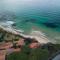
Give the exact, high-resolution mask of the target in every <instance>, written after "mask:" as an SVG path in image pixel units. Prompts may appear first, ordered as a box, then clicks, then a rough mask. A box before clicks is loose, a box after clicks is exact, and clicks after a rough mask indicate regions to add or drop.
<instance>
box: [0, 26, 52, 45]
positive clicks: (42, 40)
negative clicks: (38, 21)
mask: <svg viewBox="0 0 60 60" xmlns="http://www.w3.org/2000/svg"><path fill="white" fill-rule="evenodd" d="M0 28H2V29H3V30H5V31H7V32H10V33H13V34H16V35H19V36H22V37H24V38H34V39H36V40H37V41H38V42H39V43H40V44H46V43H49V42H51V41H50V40H49V38H47V37H46V36H45V35H44V34H43V33H42V32H41V31H39V32H40V34H39V32H38V31H37V32H33V31H32V32H33V33H31V34H30V35H25V34H23V33H22V31H21V30H17V29H14V28H12V27H4V26H2V25H0ZM38 35H39V36H38ZM51 43H52V42H51Z"/></svg>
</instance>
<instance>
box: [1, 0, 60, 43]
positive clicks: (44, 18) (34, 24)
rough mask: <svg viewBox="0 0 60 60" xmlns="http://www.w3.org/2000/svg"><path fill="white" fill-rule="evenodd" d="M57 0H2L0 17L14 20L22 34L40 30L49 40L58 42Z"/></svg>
mask: <svg viewBox="0 0 60 60" xmlns="http://www.w3.org/2000/svg"><path fill="white" fill-rule="evenodd" d="M59 2H60V1H59V0H57V1H56V0H53V1H50V0H46V1H43V0H35V1H34V0H33V1H32V0H28V1H27V0H25V1H24V0H22V1H21V0H20V1H19V0H5V1H4V0H3V1H0V3H1V4H0V8H1V9H0V12H2V11H4V12H3V13H1V14H0V17H1V15H3V17H4V18H3V19H2V21H3V22H4V21H5V22H7V21H10V23H13V22H14V23H15V24H14V26H15V28H17V29H21V30H23V31H24V34H27V35H28V34H30V33H31V32H32V31H42V32H43V33H44V34H45V35H46V36H47V37H48V38H50V40H52V39H53V40H54V41H56V42H57V43H60V3H59ZM6 15H7V16H6ZM0 20H1V18H0Z"/></svg>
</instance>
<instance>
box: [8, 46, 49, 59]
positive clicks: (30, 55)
mask: <svg viewBox="0 0 60 60" xmlns="http://www.w3.org/2000/svg"><path fill="white" fill-rule="evenodd" d="M47 59H48V51H47V50H46V49H40V48H37V49H30V48H28V46H24V47H23V48H22V51H21V52H14V53H12V54H10V55H9V56H8V60H47Z"/></svg>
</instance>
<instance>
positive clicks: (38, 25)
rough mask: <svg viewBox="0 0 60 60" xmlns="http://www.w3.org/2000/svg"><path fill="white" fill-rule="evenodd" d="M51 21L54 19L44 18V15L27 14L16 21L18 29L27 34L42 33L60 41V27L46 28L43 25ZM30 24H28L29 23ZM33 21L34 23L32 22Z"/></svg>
mask: <svg viewBox="0 0 60 60" xmlns="http://www.w3.org/2000/svg"><path fill="white" fill-rule="evenodd" d="M49 19H52V18H51V17H50V16H48V17H44V15H40V16H39V15H38V14H32V15H30V14H27V15H24V14H23V15H21V16H19V17H18V18H17V20H16V22H17V23H16V25H17V26H16V27H17V28H20V29H22V30H24V31H25V34H29V33H31V31H32V30H36V31H39V30H40V31H42V32H43V33H45V34H46V36H48V37H49V38H52V39H58V40H60V38H59V37H60V27H56V28H51V27H46V26H45V25H44V24H43V23H44V22H47V21H48V20H49ZM26 20H27V21H28V22H27V21H26ZM32 20H33V21H32Z"/></svg>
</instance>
